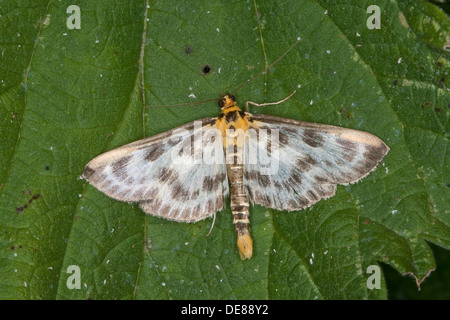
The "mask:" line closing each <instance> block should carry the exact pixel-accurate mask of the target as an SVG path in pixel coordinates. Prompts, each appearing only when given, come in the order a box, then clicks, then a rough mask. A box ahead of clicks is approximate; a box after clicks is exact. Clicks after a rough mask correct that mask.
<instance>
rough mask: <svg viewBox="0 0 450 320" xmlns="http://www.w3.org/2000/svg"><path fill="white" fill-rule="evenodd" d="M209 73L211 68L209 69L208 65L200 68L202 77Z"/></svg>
mask: <svg viewBox="0 0 450 320" xmlns="http://www.w3.org/2000/svg"><path fill="white" fill-rule="evenodd" d="M211 71H212V68H211V66H210V65H205V66H203V67H202V74H203V75H204V76H206V75H208V74H210V73H211Z"/></svg>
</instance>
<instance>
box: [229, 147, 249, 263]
mask: <svg viewBox="0 0 450 320" xmlns="http://www.w3.org/2000/svg"><path fill="white" fill-rule="evenodd" d="M234 146H236V145H234ZM229 149H230V148H229ZM229 149H228V150H229ZM236 149H237V148H234V150H233V151H234V152H232V153H231V154H230V153H227V159H230V160H231V159H233V161H232V162H231V163H230V162H227V174H228V179H229V182H230V200H231V212H232V213H233V223H234V227H235V229H236V232H237V245H238V248H239V255H240V256H241V259H250V258H251V256H252V252H253V241H252V238H251V236H250V231H249V224H250V220H249V210H248V209H249V201H248V196H247V194H246V193H245V190H244V166H243V164H242V162H241V163H239V161H236V159H239V158H240V157H239V156H240V155H239V154H238V153H239V151H237V150H236ZM239 149H241V148H239ZM241 150H242V149H241ZM240 159H242V157H241V158H240Z"/></svg>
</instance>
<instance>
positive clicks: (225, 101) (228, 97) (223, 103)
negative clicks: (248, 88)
mask: <svg viewBox="0 0 450 320" xmlns="http://www.w3.org/2000/svg"><path fill="white" fill-rule="evenodd" d="M218 103H219V107H220V108H221V109H225V108H227V107H231V106H234V105H235V104H236V98H235V97H234V96H233V95H232V94H226V93H225V94H223V95H221V96H220V99H219V102H218Z"/></svg>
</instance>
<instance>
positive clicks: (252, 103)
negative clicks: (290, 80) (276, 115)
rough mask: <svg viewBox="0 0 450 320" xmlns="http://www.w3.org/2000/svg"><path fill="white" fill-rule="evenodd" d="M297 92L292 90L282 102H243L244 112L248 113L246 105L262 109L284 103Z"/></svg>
mask: <svg viewBox="0 0 450 320" xmlns="http://www.w3.org/2000/svg"><path fill="white" fill-rule="evenodd" d="M296 92H297V90H294V92H292V93H291V94H290V95H288V96H287V97H286V98H284V99H283V100H280V101H277V102H266V103H256V102H252V101H245V111H246V112H249V111H248V105H249V104H251V105H253V106H255V107H262V106H273V105H277V104H280V103H283V102H285V101H286V100H287V99H289V98H290V97H292V96H293V95H294V93H296Z"/></svg>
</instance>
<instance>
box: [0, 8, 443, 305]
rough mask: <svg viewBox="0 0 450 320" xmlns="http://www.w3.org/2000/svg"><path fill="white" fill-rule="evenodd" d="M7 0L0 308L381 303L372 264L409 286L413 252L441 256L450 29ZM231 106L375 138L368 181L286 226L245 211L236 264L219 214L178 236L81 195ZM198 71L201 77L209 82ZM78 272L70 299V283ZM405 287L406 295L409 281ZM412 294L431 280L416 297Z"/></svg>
mask: <svg viewBox="0 0 450 320" xmlns="http://www.w3.org/2000/svg"><path fill="white" fill-rule="evenodd" d="M72 4H73V3H70V2H67V1H62V2H51V1H50V2H49V1H37V0H33V1H20V2H17V1H10V0H9V1H3V2H2V5H1V7H0V54H1V57H2V58H1V59H0V121H1V122H0V244H1V251H0V298H3V299H86V298H93V299H254V298H255V299H384V298H386V297H387V292H386V284H385V281H384V278H383V277H382V278H381V288H380V289H373V290H370V289H368V287H367V280H368V278H369V276H370V275H371V274H370V273H368V272H367V268H368V267H369V266H371V265H378V261H382V262H384V263H387V264H389V265H390V266H392V267H394V268H395V269H397V270H398V271H399V272H400V273H402V274H408V275H411V276H412V278H413V279H415V281H416V283H417V284H418V285H419V284H420V283H421V282H422V281H423V280H424V279H425V278H426V277H427V276H428V275H429V274H430V272H431V271H432V270H433V269H434V268H435V262H434V260H433V255H432V252H431V250H430V248H429V246H428V245H427V243H426V241H425V240H427V241H430V242H432V243H434V244H437V245H439V246H441V247H443V248H447V249H449V248H450V215H449V203H450V201H449V200H450V199H449V194H450V193H449V192H448V190H449V183H450V181H449V172H450V162H449V159H448V155H447V152H446V150H447V148H448V122H449V107H450V105H449V98H450V93H449V89H448V88H449V86H450V84H449V80H448V72H449V60H448V59H449V53H448V51H445V50H449V49H448V48H449V47H448V39H449V38H450V34H449V29H450V28H449V24H450V22H449V19H448V17H447V16H446V15H445V14H444V13H443V12H442V11H441V10H440V9H439V8H438V7H435V6H434V5H432V4H430V3H425V2H421V1H418V0H409V1H387V0H386V1H377V5H378V6H379V7H380V9H381V18H380V23H381V24H380V25H381V29H368V27H367V25H366V21H367V19H368V18H369V16H370V15H371V14H372V13H367V7H368V5H367V4H366V3H364V2H361V1H356V0H354V1H347V2H346V3H342V2H339V1H324V0H322V1H320V0H319V1H279V2H261V3H259V2H257V1H248V2H245V1H232V2H226V3H219V2H210V3H205V2H204V1H202V2H200V1H176V2H173V3H168V2H167V1H161V2H151V3H150V4H149V3H148V2H145V1H133V2H131V1H125V0H118V1H115V2H114V3H111V2H109V1H95V3H94V2H92V1H79V2H78V5H79V7H80V9H81V29H73V30H71V29H68V28H67V25H66V20H67V19H68V18H69V16H70V15H71V13H66V10H67V7H68V6H69V5H72ZM297 37H301V39H302V40H301V42H300V43H299V44H298V45H297V46H296V47H295V48H294V49H293V50H292V51H290V52H289V53H288V54H287V55H286V56H285V57H284V58H283V59H282V60H281V61H280V62H279V63H277V64H276V65H275V66H274V67H273V68H271V69H270V70H269V71H268V72H267V73H266V74H264V75H262V76H261V77H259V78H258V79H256V80H254V81H252V82H251V83H249V84H248V85H246V86H245V87H243V88H242V89H241V90H239V91H238V92H237V93H236V97H237V100H238V102H239V103H240V104H241V105H243V104H244V102H245V101H246V100H251V101H256V102H265V101H267V102H271V101H278V100H280V99H282V98H284V97H286V96H287V95H288V94H289V93H291V92H292V91H293V90H294V89H297V93H296V94H295V95H294V96H293V97H292V98H290V99H289V100H288V101H286V102H284V103H283V104H281V105H278V106H272V107H264V108H255V109H254V110H252V112H254V113H264V114H273V115H277V116H280V117H285V118H292V119H297V120H303V121H310V122H317V123H324V124H333V125H339V126H343V127H348V128H354V129H359V130H363V131H368V132H371V133H373V134H375V135H377V136H379V137H380V138H381V139H383V140H384V141H385V142H386V143H387V144H388V145H389V147H390V148H391V151H390V153H389V154H388V155H387V157H386V158H385V159H384V160H383V161H382V163H381V164H380V166H379V168H378V169H377V170H376V171H375V172H373V173H372V174H370V175H369V176H368V177H367V178H365V179H363V180H362V181H360V182H359V183H357V184H354V185H350V186H345V187H344V186H340V187H338V190H337V194H336V196H335V197H333V198H330V199H327V200H323V201H320V202H319V203H317V204H316V205H314V206H313V207H312V208H309V209H306V210H303V211H300V212H290V213H287V212H278V211H275V210H268V209H266V208H263V207H260V206H255V207H253V208H251V211H250V213H251V232H252V236H253V239H254V245H255V251H254V256H253V258H252V259H251V260H247V261H241V260H240V259H239V255H238V252H237V248H236V234H235V231H234V227H233V225H232V215H231V212H230V210H229V209H227V210H224V211H223V212H220V213H218V214H217V219H216V221H215V225H214V229H213V231H212V232H211V234H210V235H209V236H207V233H208V231H209V229H210V227H211V224H212V220H210V219H208V220H205V221H201V222H198V223H195V224H182V223H176V222H170V221H166V220H162V219H159V218H155V217H152V216H146V215H145V214H144V213H143V212H142V211H141V210H139V208H138V206H137V205H136V204H127V203H121V202H118V201H115V200H112V199H109V198H108V197H107V196H105V195H104V194H102V193H101V192H99V191H97V190H96V189H95V188H93V187H92V186H90V185H88V183H87V182H85V181H84V180H81V179H80V178H79V176H80V175H81V173H82V171H83V169H84V166H85V165H86V163H87V162H88V161H89V160H91V159H92V158H94V157H95V156H97V155H99V154H101V153H102V152H105V151H108V150H111V149H113V148H115V147H118V146H121V145H123V144H126V143H129V142H132V141H134V140H138V139H141V138H143V137H147V136H151V135H154V134H157V133H160V132H163V131H166V130H169V129H171V128H174V127H176V126H178V125H182V124H184V123H187V122H190V121H193V120H195V119H199V118H202V117H206V116H216V115H218V113H219V109H218V107H217V105H216V103H215V102H209V103H205V104H200V105H193V106H183V107H177V108H172V107H161V106H168V105H172V104H179V103H189V102H197V101H203V100H206V99H211V98H217V97H218V96H219V95H220V94H221V93H222V92H226V91H233V90H234V89H236V88H237V87H238V86H239V85H241V84H243V83H245V82H246V81H247V80H248V79H250V78H252V77H253V76H255V75H256V74H258V73H259V72H260V71H261V70H263V69H264V68H265V67H266V66H267V65H269V64H270V63H271V62H273V61H274V60H276V59H277V58H278V57H280V56H281V55H282V53H283V52H285V51H286V49H287V48H288V47H289V46H290V45H291V44H292V43H294V42H295V41H296V39H297ZM205 66H208V67H209V68H210V70H211V72H209V73H208V74H203V73H202V70H204V67H205ZM71 265H76V266H78V267H79V270H80V272H81V288H80V289H72V290H71V289H69V288H68V286H67V280H68V278H69V276H70V275H71V274H70V273H68V272H67V270H68V267H69V266H71ZM411 281H413V280H411ZM424 285H426V283H425V284H424Z"/></svg>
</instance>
